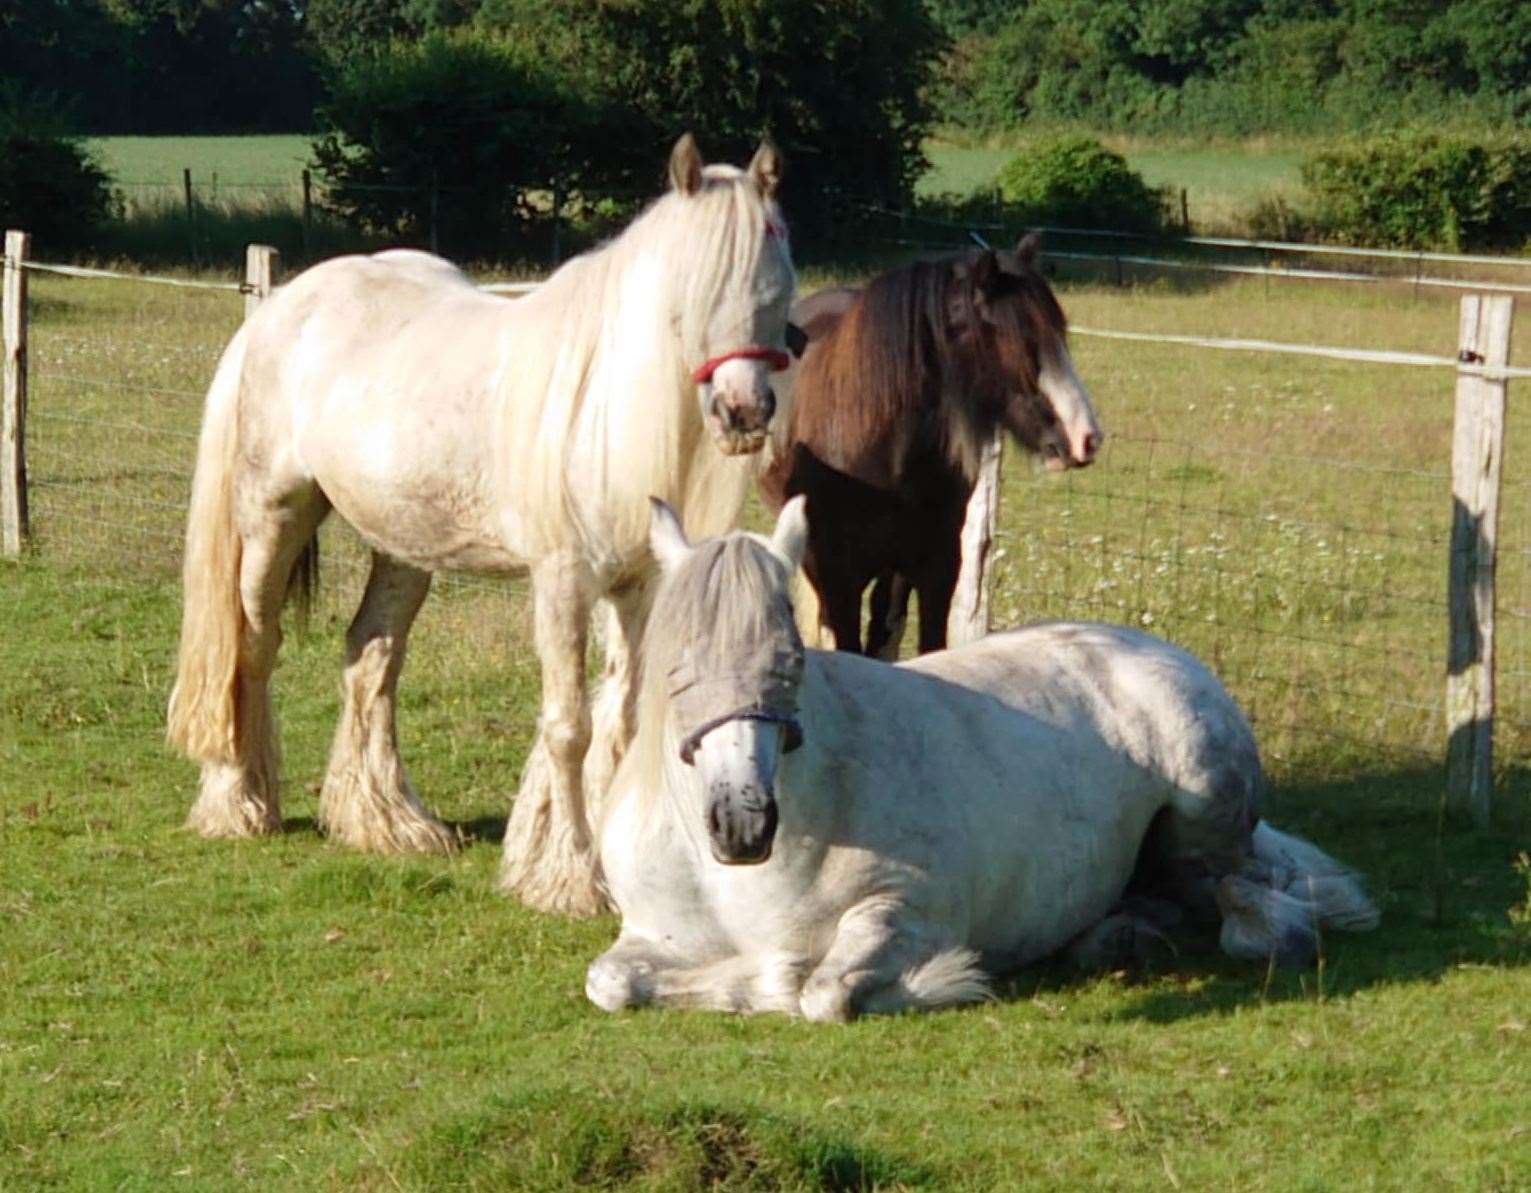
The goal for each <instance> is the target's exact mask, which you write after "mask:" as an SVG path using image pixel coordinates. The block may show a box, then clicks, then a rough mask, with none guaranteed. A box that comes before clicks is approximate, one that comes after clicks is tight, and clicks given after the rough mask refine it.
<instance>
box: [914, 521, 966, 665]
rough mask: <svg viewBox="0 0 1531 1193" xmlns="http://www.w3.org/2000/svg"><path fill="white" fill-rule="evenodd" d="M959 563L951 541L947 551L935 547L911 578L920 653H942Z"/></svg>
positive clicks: (956, 543) (957, 546)
mask: <svg viewBox="0 0 1531 1193" xmlns="http://www.w3.org/2000/svg"><path fill="white" fill-rule="evenodd" d="M961 563H962V559H961V554H960V546H959V544H958V542H957V540H956V538H955V537H954V538H953V539H952V542H951V549H950V550H946V549H945V546H944V544H943V546H941V547H937V548H936V550H934V551H932V553H931V554H930V556H929V557H928V558H927V559H926V560H925V561H924V563H923V565H922V566H921V568H920V573H919V575H918V576H916V577H915V580H914V587H915V591H916V592H917V593H918V594H919V597H920V653H921V654H928V653H930V652H931V651H933V650H944V649H946V620H947V618H948V617H950V616H951V611H952V594H953V593H954V592H955V591H956V590H957V572H958V570H959V569H960V567H961Z"/></svg>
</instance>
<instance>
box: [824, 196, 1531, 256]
mask: <svg viewBox="0 0 1531 1193" xmlns="http://www.w3.org/2000/svg"><path fill="white" fill-rule="evenodd" d="M852 206H853V207H854V208H855V209H856V210H858V211H862V212H865V213H866V214H868V215H881V216H886V217H888V218H890V219H895V220H898V221H899V223H900V224H903V225H908V224H923V225H925V226H927V227H931V228H940V229H942V230H944V231H948V232H959V233H962V234H964V235H966V234H967V233H968V232H969V231H971V230H974V229H976V230H978V231H983V232H1006V231H1009V230H1010V229H1011V228H1012V227H1014V226H1015V225H1014V224H1013V223H1011V224H1001V223H979V222H975V221H965V222H959V221H955V220H943V219H937V218H935V217H933V216H928V215H919V214H916V213H915V212H911V211H896V210H894V209H893V208H890V207H883V206H881V205H880V204H876V203H856V204H852ZM1034 231H1037V232H1042V233H1045V234H1048V235H1053V236H1080V237H1100V238H1106V239H1113V240H1141V241H1150V242H1153V243H1157V244H1171V245H1175V244H1192V245H1198V246H1204V247H1208V248H1237V249H1263V250H1268V251H1271V252H1280V253H1303V254H1310V253H1311V254H1315V255H1316V254H1330V255H1334V256H1346V257H1371V258H1375V259H1378V260H1392V261H1437V262H1440V263H1442V264H1455V265H1495V266H1498V265H1508V266H1512V267H1516V268H1523V269H1531V257H1500V256H1488V255H1485V254H1478V253H1438V252H1432V251H1429V250H1426V249H1368V248H1357V247H1355V246H1352V245H1341V244H1303V243H1301V242H1300V241H1294V240H1253V239H1244V238H1243V237H1238V236H1164V235H1161V234H1158V233H1153V232H1128V231H1124V230H1122V229H1118V228H1064V227H1058V226H1056V225H1051V224H1042V225H1039V226H1037V227H1036V228H1035V229H1034Z"/></svg>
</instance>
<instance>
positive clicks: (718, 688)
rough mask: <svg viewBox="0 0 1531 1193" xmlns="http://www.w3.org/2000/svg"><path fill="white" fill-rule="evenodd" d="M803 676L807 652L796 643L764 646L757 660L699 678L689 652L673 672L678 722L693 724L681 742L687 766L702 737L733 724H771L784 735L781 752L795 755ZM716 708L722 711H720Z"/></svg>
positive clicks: (756, 654)
mask: <svg viewBox="0 0 1531 1193" xmlns="http://www.w3.org/2000/svg"><path fill="white" fill-rule="evenodd" d="M802 674H803V649H802V646H801V644H800V643H797V642H794V643H792V644H791V645H790V646H788V647H785V648H782V647H779V646H775V645H772V644H769V643H762V644H761V646H760V647H759V648H758V649H757V650H756V651H755V652H754V655H753V657H751V658H748V659H744V660H741V661H740V662H739V663H737V664H735V666H734V667H733V668H732V669H731V670H729V671H728V672H727V673H725V674H721V675H720V674H716V673H714V674H710V675H707V676H705V677H703V676H701V675H699V674H698V668H697V666H696V663H695V660H694V659H693V658H692V656H691V653H690V652H689V651H688V652H686V654H685V655H684V656H683V657H682V659H681V661H680V663H678V664H677V665H676V666H675V667H673V668H671V670H670V702H671V704H672V705H673V706H674V708H675V712H676V716H677V718H678V720H679V723H680V724H681V725H682V726H683V727H684V726H692V728H690V729H689V730H687V731H686V734H685V737H684V738H682V740H681V744H680V758H681V761H682V762H684V763H686V764H687V765H688V766H689V765H691V764H692V762H693V761H694V759H695V757H696V750H697V747H698V746H700V745H701V744H702V739H703V738H704V737H706V736H707V735H708V734H709V733H711V732H712V731H713V730H714V729H717V728H719V727H720V726H723V725H726V724H728V722H729V721H768V722H771V723H772V724H776V725H780V726H781V727H782V729H783V732H784V738H785V740H784V742H783V745H782V749H783V750H784V751H785V752H787V753H791V752H792V751H793V750H795V749H797V748H798V747H799V746H800V745H802V744H803V727H802V725H801V724H799V722H798V719H797V686H798V681H799V680H800V679H801V678H802ZM718 710H722V711H721V712H719V711H718Z"/></svg>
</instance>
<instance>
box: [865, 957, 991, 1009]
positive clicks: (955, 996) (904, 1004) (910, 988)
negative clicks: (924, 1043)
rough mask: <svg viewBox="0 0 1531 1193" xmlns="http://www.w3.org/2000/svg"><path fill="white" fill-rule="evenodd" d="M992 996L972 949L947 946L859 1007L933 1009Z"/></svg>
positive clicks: (983, 1000) (981, 1000) (987, 999)
mask: <svg viewBox="0 0 1531 1193" xmlns="http://www.w3.org/2000/svg"><path fill="white" fill-rule="evenodd" d="M993 997H994V992H993V990H991V989H990V988H989V976H988V974H986V973H984V971H983V969H982V967H981V966H980V965H979V963H978V954H977V953H975V952H974V951H973V950H972V949H947V950H946V951H945V952H943V953H937V954H936V955H935V956H934V957H931V958H930V959H929V960H928V961H922V962H921V963H920V964H919V965H916V966H913V967H912V968H910V969H906V970H905V971H904V972H903V974H902V975H901V976H900V977H899V979H898V981H897V982H895V983H893V984H892V985H891V986H889V987H887V988H886V989H884V990H881V991H878V992H877V993H876V994H874V995H873V996H872V998H871V1000H870V1001H869V1002H868V1003H867V1004H866V1005H865V1006H863V1007H862V1008H861V1010H863V1011H866V1012H877V1011H881V1010H888V1011H895V1010H903V1009H905V1008H908V1007H917V1008H919V1009H921V1010H933V1009H934V1008H936V1007H950V1006H956V1005H958V1004H959V1003H965V1002H988V1001H990V1000H992V999H993Z"/></svg>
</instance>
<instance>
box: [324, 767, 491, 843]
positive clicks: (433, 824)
mask: <svg viewBox="0 0 1531 1193" xmlns="http://www.w3.org/2000/svg"><path fill="white" fill-rule="evenodd" d="M319 831H320V832H322V833H324V834H325V836H327V837H329V838H330V840H332V841H335V842H337V843H339V844H341V845H345V846H347V847H348V848H351V849H356V850H359V851H361V852H363V853H383V854H397V853H438V854H439V853H454V852H456V850H457V848H458V846H459V845H460V844H461V841H460V839H459V837H458V833H457V830H456V829H454V828H452V827H450V826H449V825H445V824H443V823H442V822H441V821H439V820H437V819H436V818H435V817H434V816H432V815H431V814H430V813H429V812H427V811H426V810H425V808H424V807H423V806H422V805H421V804H420V801H419V800H418V799H416V798H415V796H414V794H413V793H412V792H410V791H409V790H408V789H407V788H395V789H383V788H381V787H378V786H375V785H371V784H367V783H363V782H359V781H358V780H357V779H355V778H354V777H352V776H336V775H333V774H332V775H330V776H329V777H328V778H327V779H326V780H325V783H324V790H323V792H322V793H321V795H320V797H319Z"/></svg>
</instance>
